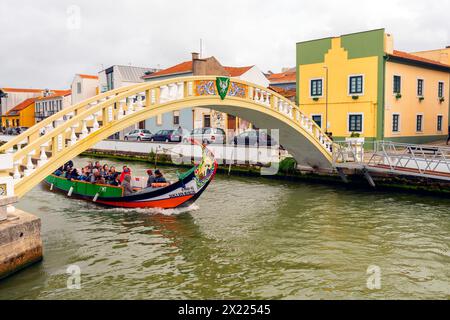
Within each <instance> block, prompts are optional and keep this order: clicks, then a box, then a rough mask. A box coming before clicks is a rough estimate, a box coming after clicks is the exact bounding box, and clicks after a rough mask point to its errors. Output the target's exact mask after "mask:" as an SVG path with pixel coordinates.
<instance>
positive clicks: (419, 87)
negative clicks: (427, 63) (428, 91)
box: [417, 79, 423, 97]
mask: <svg viewBox="0 0 450 320" xmlns="http://www.w3.org/2000/svg"><path fill="white" fill-rule="evenodd" d="M417 96H418V97H423V79H417Z"/></svg>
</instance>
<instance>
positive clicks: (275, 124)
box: [209, 105, 331, 169]
mask: <svg viewBox="0 0 450 320" xmlns="http://www.w3.org/2000/svg"><path fill="white" fill-rule="evenodd" d="M209 108H211V109H214V110H216V111H220V112H224V113H228V114H230V115H233V116H237V117H239V118H242V119H245V120H247V121H250V122H251V123H253V124H254V125H255V126H256V127H258V128H261V129H268V130H273V129H278V130H279V143H280V144H281V145H282V146H283V147H284V148H285V149H286V150H287V151H288V152H289V153H290V154H291V155H292V156H293V157H294V158H295V160H296V161H297V162H298V164H301V165H306V166H310V167H317V168H324V169H329V168H331V163H330V160H329V158H327V157H326V156H325V155H324V154H323V152H321V150H320V149H319V148H317V146H315V145H314V143H312V142H311V141H310V140H309V139H308V138H307V137H306V136H304V135H301V134H299V131H298V129H296V128H295V127H293V126H292V125H289V124H288V123H286V122H284V121H280V120H278V119H276V118H274V117H273V116H272V115H269V114H267V113H263V112H261V111H257V110H252V109H244V108H241V107H235V106H228V105H227V106H210V107H209ZM268 133H269V134H270V132H268Z"/></svg>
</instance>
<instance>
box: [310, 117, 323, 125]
mask: <svg viewBox="0 0 450 320" xmlns="http://www.w3.org/2000/svg"><path fill="white" fill-rule="evenodd" d="M311 118H312V120H313V121H314V122H315V123H316V124H317V125H318V126H319V127H320V128H322V115H321V114H313V115H311Z"/></svg>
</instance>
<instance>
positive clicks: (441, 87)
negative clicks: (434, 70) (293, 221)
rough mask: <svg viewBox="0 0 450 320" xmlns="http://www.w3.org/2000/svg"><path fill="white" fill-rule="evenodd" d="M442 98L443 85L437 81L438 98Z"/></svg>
mask: <svg viewBox="0 0 450 320" xmlns="http://www.w3.org/2000/svg"><path fill="white" fill-rule="evenodd" d="M443 97H444V83H443V82H442V81H439V83H438V98H443Z"/></svg>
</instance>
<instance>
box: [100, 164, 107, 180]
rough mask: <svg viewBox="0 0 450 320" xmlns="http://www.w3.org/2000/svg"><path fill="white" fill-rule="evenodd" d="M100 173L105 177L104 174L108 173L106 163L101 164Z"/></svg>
mask: <svg viewBox="0 0 450 320" xmlns="http://www.w3.org/2000/svg"><path fill="white" fill-rule="evenodd" d="M101 173H102V176H104V177H105V179H106V176H108V175H109V167H108V165H107V164H106V163H105V164H104V165H103V167H102V171H101Z"/></svg>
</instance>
